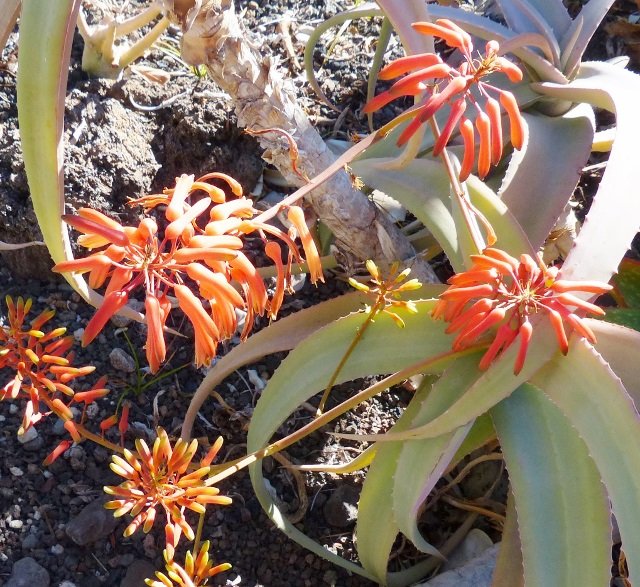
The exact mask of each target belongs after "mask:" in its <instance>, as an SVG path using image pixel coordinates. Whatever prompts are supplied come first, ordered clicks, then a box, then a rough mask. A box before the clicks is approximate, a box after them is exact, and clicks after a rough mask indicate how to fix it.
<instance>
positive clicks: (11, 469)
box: [9, 467, 24, 477]
mask: <svg viewBox="0 0 640 587" xmlns="http://www.w3.org/2000/svg"><path fill="white" fill-rule="evenodd" d="M9 473H11V474H12V475H13V476H14V477H22V476H23V475H24V472H23V470H22V469H21V468H20V467H9Z"/></svg>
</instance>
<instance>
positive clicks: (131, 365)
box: [109, 347, 136, 373]
mask: <svg viewBox="0 0 640 587" xmlns="http://www.w3.org/2000/svg"><path fill="white" fill-rule="evenodd" d="M109 362H110V363H111V366H112V367H113V368H114V369H115V370H116V371H123V372H124V373H133V372H135V370H136V362H135V361H134V360H133V357H132V356H131V355H130V354H129V353H126V352H125V351H123V350H122V349H121V348H119V347H115V348H114V349H113V350H112V351H111V352H110V353H109Z"/></svg>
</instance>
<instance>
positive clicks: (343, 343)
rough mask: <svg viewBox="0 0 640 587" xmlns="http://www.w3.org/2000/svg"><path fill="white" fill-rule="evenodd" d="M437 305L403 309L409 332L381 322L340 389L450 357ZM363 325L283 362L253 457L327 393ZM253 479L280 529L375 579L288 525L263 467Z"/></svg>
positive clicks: (355, 317) (341, 326)
mask: <svg viewBox="0 0 640 587" xmlns="http://www.w3.org/2000/svg"><path fill="white" fill-rule="evenodd" d="M434 303H435V302H434V301H419V302H416V305H417V307H418V310H419V311H418V314H410V313H408V312H406V311H404V310H403V309H398V314H399V315H400V316H401V317H402V319H403V320H404V321H405V325H406V326H405V328H403V329H400V328H398V327H397V326H396V325H395V322H394V321H393V320H392V319H391V318H390V317H389V316H387V315H384V314H382V315H380V316H378V317H377V318H376V321H375V322H374V323H373V324H371V326H370V327H369V328H367V331H366V332H365V334H364V336H363V338H362V340H361V342H360V343H359V344H358V345H357V346H356V348H355V350H354V352H353V354H352V355H351V357H350V358H349V360H348V361H347V363H346V365H345V366H344V367H343V369H342V370H341V372H340V376H339V377H338V381H337V383H340V382H343V381H347V380H351V379H355V378H357V377H361V376H364V375H372V374H375V373H379V374H381V373H391V372H395V371H397V370H399V369H402V368H404V367H407V366H409V365H413V364H414V363H417V362H418V361H420V360H421V359H424V358H425V357H431V356H433V357H436V356H438V355H440V354H447V353H448V351H449V347H450V336H449V335H447V334H445V333H444V325H443V324H441V323H438V322H435V321H434V320H433V319H432V318H431V317H430V315H429V312H430V311H431V309H432V308H433V305H434ZM363 320H364V316H363V315H359V314H352V315H350V316H347V317H345V318H342V319H340V320H338V321H336V322H334V323H332V324H330V325H328V326H326V327H324V328H322V329H320V330H318V331H317V332H316V333H315V335H314V336H313V337H308V338H307V339H305V340H304V341H302V342H301V343H300V344H299V345H298V346H297V347H296V348H295V349H294V350H293V351H292V352H291V353H290V354H289V356H288V357H287V358H286V359H285V360H284V361H283V362H282V364H281V365H280V367H279V368H278V369H277V370H276V372H275V373H274V375H273V377H272V378H271V379H270V380H269V383H268V384H267V387H266V388H265V389H264V391H263V392H262V395H261V397H260V399H259V400H258V403H257V405H256V409H255V411H254V413H253V417H252V420H251V425H250V428H249V433H248V438H247V450H248V452H253V451H255V450H258V449H260V448H262V447H264V446H265V445H266V444H267V443H268V442H269V441H270V440H271V437H272V436H273V434H274V433H275V432H276V430H277V429H278V427H279V426H280V425H281V423H282V422H284V420H286V419H287V418H288V417H289V415H290V414H292V413H293V412H294V411H295V410H296V409H297V408H298V406H299V405H300V404H302V403H303V402H305V401H307V400H309V399H310V398H311V397H312V396H313V395H315V394H316V393H318V392H319V391H321V390H322V389H324V387H325V386H326V384H327V382H328V381H329V379H330V378H331V376H332V375H333V372H334V369H335V367H336V366H337V365H338V364H339V362H340V360H341V358H342V356H343V354H344V352H345V351H346V349H347V348H348V346H349V345H350V343H351V341H352V340H353V336H354V334H355V332H356V330H357V329H358V328H359V327H360V326H361V325H362V323H363ZM390 349H399V352H397V353H393V352H389V351H390ZM439 368H440V369H442V368H443V366H440V367H439ZM250 473H251V480H252V483H253V487H254V491H255V492H256V496H257V497H258V499H259V501H260V503H261V504H262V506H263V508H264V509H265V511H266V512H267V514H268V515H269V517H270V518H271V519H272V521H273V522H274V523H275V524H276V526H278V528H280V529H281V530H283V531H284V532H285V533H286V534H287V535H288V536H289V537H291V538H292V539H294V540H296V541H297V542H298V543H300V544H301V545H303V546H304V547H305V548H308V549H310V550H311V551H312V552H315V553H316V554H318V555H320V556H323V557H325V558H327V559H328V560H331V561H332V562H334V563H335V564H338V565H340V566H343V567H344V568H347V569H350V570H352V571H354V572H357V573H360V574H364V575H365V576H368V577H370V578H372V575H371V574H370V573H368V572H366V571H363V570H362V569H361V567H359V566H357V565H354V564H353V563H349V562H347V561H344V560H343V559H342V558H341V557H339V556H337V555H335V554H333V553H331V552H329V551H328V550H327V549H326V548H324V547H323V546H321V545H319V544H318V543H316V542H315V541H313V540H311V539H310V538H308V537H307V536H306V535H304V534H303V533H302V532H301V531H300V530H298V529H297V528H296V527H295V526H293V525H292V524H291V523H290V522H289V521H288V520H287V519H286V517H285V516H284V514H283V513H282V512H281V511H280V510H279V508H278V507H277V505H276V504H275V503H274V501H273V498H272V497H271V495H270V494H269V492H268V491H267V489H266V487H265V485H264V479H263V475H262V464H261V463H256V464H254V465H252V466H250Z"/></svg>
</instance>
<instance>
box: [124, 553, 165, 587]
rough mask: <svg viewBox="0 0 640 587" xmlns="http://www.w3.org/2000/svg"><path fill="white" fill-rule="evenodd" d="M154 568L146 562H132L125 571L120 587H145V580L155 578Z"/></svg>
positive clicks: (139, 560)
mask: <svg viewBox="0 0 640 587" xmlns="http://www.w3.org/2000/svg"><path fill="white" fill-rule="evenodd" d="M155 571H156V568H155V567H154V566H153V565H152V564H151V563H150V562H149V561H146V560H142V559H138V560H135V561H133V562H132V563H131V564H130V565H129V568H128V569H127V574H126V575H125V576H124V578H123V579H122V581H121V582H120V587H145V582H144V580H145V579H148V578H151V577H154V576H155Z"/></svg>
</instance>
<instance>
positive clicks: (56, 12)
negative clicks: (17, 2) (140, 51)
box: [17, 0, 144, 321]
mask: <svg viewBox="0 0 640 587" xmlns="http://www.w3.org/2000/svg"><path fill="white" fill-rule="evenodd" d="M79 7H80V0H60V1H57V2H49V0H23V1H22V12H21V13H20V34H19V46H20V51H19V52H18V76H17V96H18V122H19V126H20V141H21V144H22V152H23V156H24V168H25V172H26V174H27V180H28V182H29V190H30V192H31V201H32V202H33V209H34V212H35V214H36V217H37V219H38V226H39V227H40V230H41V231H42V237H43V240H44V242H45V244H46V245H47V249H48V250H49V254H50V255H51V258H52V259H53V261H54V262H55V263H58V262H60V261H65V260H68V259H72V258H73V254H72V252H71V245H70V243H69V234H68V232H67V228H66V226H65V224H64V223H63V222H62V219H61V215H62V214H63V212H64V174H63V163H64V161H63V144H62V138H63V127H64V100H65V93H66V87H67V76H68V71H69V56H70V52H71V41H72V40H73V32H74V30H75V26H76V20H77V16H78V10H79ZM63 276H64V278H65V279H66V280H67V281H68V282H69V284H70V285H71V286H72V287H73V288H74V289H75V290H76V291H77V292H78V293H79V294H80V295H81V296H82V297H83V298H84V299H85V300H86V301H87V302H89V303H90V304H91V305H93V306H95V307H99V306H100V305H101V303H102V299H103V297H102V296H101V295H99V294H97V293H96V292H95V291H94V290H93V289H91V288H89V287H88V285H87V283H86V281H85V280H84V279H83V277H82V275H79V274H77V273H64V274H63ZM118 313H119V314H122V315H123V316H126V317H128V318H130V319H132V320H137V321H142V320H144V317H143V316H142V314H140V312H136V311H135V310H133V309H132V308H131V307H129V306H125V307H124V308H122V309H121V310H120V311H119V312H118Z"/></svg>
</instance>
